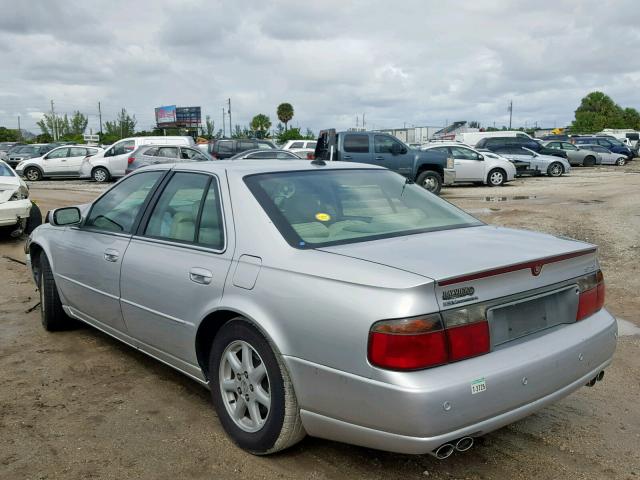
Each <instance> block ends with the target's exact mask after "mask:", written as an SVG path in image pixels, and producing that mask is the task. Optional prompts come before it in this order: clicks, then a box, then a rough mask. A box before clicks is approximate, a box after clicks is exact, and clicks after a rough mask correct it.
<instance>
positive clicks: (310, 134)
mask: <svg viewBox="0 0 640 480" xmlns="http://www.w3.org/2000/svg"><path fill="white" fill-rule="evenodd" d="M304 138H306V139H308V140H315V139H316V138H317V137H316V135H315V134H314V133H313V130H311V129H310V128H307V132H306V133H305V134H304Z"/></svg>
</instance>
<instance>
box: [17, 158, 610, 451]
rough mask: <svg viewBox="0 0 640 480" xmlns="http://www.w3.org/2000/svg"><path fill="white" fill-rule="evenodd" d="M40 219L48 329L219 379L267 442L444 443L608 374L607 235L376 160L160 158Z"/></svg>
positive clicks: (436, 446)
mask: <svg viewBox="0 0 640 480" xmlns="http://www.w3.org/2000/svg"><path fill="white" fill-rule="evenodd" d="M48 218H49V223H45V224H44V225H42V226H40V227H38V228H36V230H35V231H34V232H33V233H32V234H31V237H30V239H29V240H28V242H27V245H26V251H27V252H28V255H27V265H28V268H29V269H30V271H31V272H32V273H33V278H34V280H35V283H36V285H37V287H38V289H39V292H40V299H41V305H42V308H41V320H42V325H43V327H44V328H45V329H46V330H49V331H54V330H59V329H64V328H68V327H69V326H70V325H71V320H70V319H74V320H79V321H82V322H85V323H87V324H89V325H93V326H94V327H96V328H98V329H100V330H101V331H103V332H106V333H107V334H109V335H111V336H113V337H115V338H116V339H119V340H121V341H123V342H125V343H126V344H128V345H131V346H133V347H134V348H136V349H138V350H140V351H141V352H143V353H146V354H148V355H150V356H152V357H153V358H156V359H159V360H161V361H162V362H164V363H166V364H168V365H170V366H172V367H173V368H175V369H177V370H178V371H180V372H182V373H184V374H185V375H187V376H189V377H190V378H192V379H194V380H195V381H197V382H199V383H201V384H203V385H206V386H208V387H209V390H210V394H211V397H212V401H213V405H214V407H215V410H216V412H217V418H218V419H219V421H220V423H221V424H222V426H223V428H224V429H225V431H226V432H227V433H228V435H229V436H230V437H231V438H232V439H233V440H234V441H235V442H236V443H237V444H238V445H239V446H240V447H242V448H244V449H246V450H248V451H249V452H251V453H254V454H268V453H273V452H276V451H278V450H282V449H284V448H287V447H289V446H291V445H293V444H295V443H296V442H298V441H299V440H300V439H302V438H303V437H304V435H305V433H306V434H309V435H311V436H316V437H321V438H326V439H330V440H334V441H341V442H348V443H353V444H357V445H362V446H365V447H369V448H376V449H382V450H389V451H393V452H401V453H412V454H423V453H431V454H433V455H435V456H437V457H438V458H445V457H447V456H449V455H451V454H452V453H453V452H454V451H456V450H467V449H469V448H470V447H471V446H472V445H473V443H474V437H477V436H480V435H484V434H486V433H488V432H491V431H492V430H495V429H497V428H500V427H503V426H505V425H507V424H509V423H511V422H514V421H517V420H519V419H521V418H523V417H526V416H527V415H530V414H531V413H533V412H535V411H536V410H539V409H541V408H543V407H545V406H547V405H550V404H552V403H554V402H557V401H558V400H560V399H561V398H563V397H565V396H567V395H569V394H570V393H572V392H573V391H575V390H577V389H579V388H580V387H582V386H583V385H585V384H590V385H595V384H596V382H597V381H598V380H602V378H603V376H604V369H605V368H606V367H607V366H608V365H609V364H610V362H611V359H612V355H613V353H614V350H615V347H616V337H617V327H616V320H615V318H614V317H613V316H612V315H610V314H609V313H608V312H607V310H606V309H605V308H604V307H603V303H604V297H605V285H604V279H603V275H602V272H601V271H600V267H599V264H598V259H597V255H596V254H597V251H596V247H595V246H593V245H590V244H588V243H585V242H581V241H576V240H570V239H567V238H564V237H560V236H555V235H549V234H543V233H536V232H531V231H520V230H514V229H509V228H503V227H494V226H489V225H485V224H484V223H482V222H480V221H479V220H477V219H475V218H473V217H472V216H470V215H468V214H466V213H465V212H463V211H462V210H459V209H458V208H456V207H454V206H453V205H451V204H449V203H448V202H446V201H444V200H441V199H439V198H437V197H436V196H435V195H432V194H430V193H428V192H427V191H425V190H424V189H423V188H420V187H419V186H417V185H415V184H414V183H412V182H407V181H406V179H405V178H403V177H402V176H400V175H398V174H397V173H395V172H391V171H389V170H387V169H384V168H380V167H377V166H374V165H370V164H366V165H363V164H357V163H351V162H333V163H329V162H324V161H320V160H316V161H315V163H311V162H282V161H264V162H198V163H186V164H181V165H178V166H175V167H172V166H169V165H154V166H152V167H146V168H143V169H139V170H136V171H135V172H133V173H132V174H131V175H129V176H127V177H126V178H124V179H122V180H121V181H120V182H118V183H117V184H115V185H114V186H112V187H111V188H110V189H109V190H108V191H106V192H105V193H104V194H102V195H101V196H100V197H99V198H98V199H97V200H95V201H94V202H93V203H92V204H89V205H83V206H79V207H66V208H59V209H56V210H54V211H52V212H51V213H50V214H49V215H48ZM50 341H51V342H54V341H55V338H54V337H51V340H50ZM129 361H135V357H130V358H129Z"/></svg>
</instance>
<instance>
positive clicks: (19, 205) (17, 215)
mask: <svg viewBox="0 0 640 480" xmlns="http://www.w3.org/2000/svg"><path fill="white" fill-rule="evenodd" d="M30 210H31V200H29V199H24V200H14V201H12V202H5V203H0V226H7V225H15V224H17V223H18V221H19V220H20V219H21V218H27V217H29V211H30Z"/></svg>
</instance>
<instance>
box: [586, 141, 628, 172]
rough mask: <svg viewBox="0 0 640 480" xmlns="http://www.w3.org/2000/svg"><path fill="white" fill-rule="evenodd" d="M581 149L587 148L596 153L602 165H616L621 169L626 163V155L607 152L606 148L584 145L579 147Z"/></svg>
mask: <svg viewBox="0 0 640 480" xmlns="http://www.w3.org/2000/svg"><path fill="white" fill-rule="evenodd" d="M581 148H588V149H589V150H592V151H594V152H596V153H597V154H598V156H599V157H600V159H601V163H602V164H603V165H618V166H620V167H622V166H623V165H624V164H625V163H627V157H626V155H623V154H621V153H615V152H612V151H611V150H609V149H608V148H606V147H603V146H602V145H589V144H585V145H581Z"/></svg>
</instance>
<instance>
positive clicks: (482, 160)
mask: <svg viewBox="0 0 640 480" xmlns="http://www.w3.org/2000/svg"><path fill="white" fill-rule="evenodd" d="M422 150H425V151H434V152H442V153H443V154H445V155H446V156H447V157H452V158H453V164H454V167H453V168H454V170H455V171H456V183H462V182H481V183H484V184H487V185H490V186H492V187H499V186H502V185H504V184H505V183H506V182H510V181H512V180H513V179H514V178H515V176H516V167H515V166H514V165H513V163H511V162H510V161H509V160H508V159H506V158H504V157H501V156H500V155H497V154H495V153H493V152H479V151H477V150H475V149H473V148H471V147H469V146H467V145H461V144H459V143H441V142H438V143H432V144H427V145H426V146H424V147H422Z"/></svg>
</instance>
